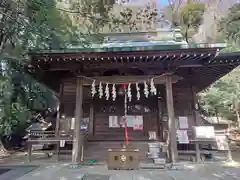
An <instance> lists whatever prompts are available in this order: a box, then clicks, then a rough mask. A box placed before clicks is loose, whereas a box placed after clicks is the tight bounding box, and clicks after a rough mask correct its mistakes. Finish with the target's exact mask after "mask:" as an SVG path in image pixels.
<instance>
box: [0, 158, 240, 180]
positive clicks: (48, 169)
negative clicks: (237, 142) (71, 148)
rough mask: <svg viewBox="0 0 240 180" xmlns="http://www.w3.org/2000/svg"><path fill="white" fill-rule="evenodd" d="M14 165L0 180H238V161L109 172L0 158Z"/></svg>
mask: <svg viewBox="0 0 240 180" xmlns="http://www.w3.org/2000/svg"><path fill="white" fill-rule="evenodd" d="M17 164H18V166H17V167H14V168H13V169H14V170H11V171H9V172H6V173H3V174H1V175H0V180H240V164H238V163H235V164H231V163H228V164H227V163H219V162H218V163H216V162H215V163H205V164H191V163H182V164H178V166H175V167H177V168H175V169H148V170H137V171H114V170H112V171H109V170H108V169H107V167H106V166H104V165H99V166H80V167H78V168H75V169H73V168H70V164H69V163H64V162H62V163H57V162H56V160H54V159H52V160H50V161H46V159H37V160H35V161H33V162H31V163H28V162H27V161H26V157H22V156H19V157H18V156H15V157H14V158H12V159H8V160H3V159H2V161H0V168H1V166H5V167H6V168H9V167H10V168H11V167H13V165H15V166H16V165H17ZM34 165H35V166H34ZM36 165H37V166H36ZM24 174H25V175H24Z"/></svg>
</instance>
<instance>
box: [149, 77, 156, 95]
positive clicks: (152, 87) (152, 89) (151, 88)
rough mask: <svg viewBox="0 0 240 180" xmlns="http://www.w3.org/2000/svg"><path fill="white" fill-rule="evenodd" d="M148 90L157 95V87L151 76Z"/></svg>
mask: <svg viewBox="0 0 240 180" xmlns="http://www.w3.org/2000/svg"><path fill="white" fill-rule="evenodd" d="M150 92H151V93H152V94H153V95H157V89H156V87H155V85H154V81H153V78H152V79H151V83H150Z"/></svg>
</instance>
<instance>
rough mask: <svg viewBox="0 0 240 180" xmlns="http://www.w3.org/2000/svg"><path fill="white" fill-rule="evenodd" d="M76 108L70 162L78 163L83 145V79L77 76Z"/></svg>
mask: <svg viewBox="0 0 240 180" xmlns="http://www.w3.org/2000/svg"><path fill="white" fill-rule="evenodd" d="M76 91H77V92H76V110H75V126H74V136H73V149H72V163H80V161H81V150H82V145H83V137H82V136H83V135H82V134H81V123H82V115H83V112H82V102H83V79H82V78H81V77H78V78H77V87H76Z"/></svg>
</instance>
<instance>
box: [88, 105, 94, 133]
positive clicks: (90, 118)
mask: <svg viewBox="0 0 240 180" xmlns="http://www.w3.org/2000/svg"><path fill="white" fill-rule="evenodd" d="M93 123H94V107H93V104H90V110H89V129H88V133H89V134H90V135H93Z"/></svg>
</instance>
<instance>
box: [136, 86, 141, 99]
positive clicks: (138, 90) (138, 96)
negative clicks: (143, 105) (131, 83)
mask: <svg viewBox="0 0 240 180" xmlns="http://www.w3.org/2000/svg"><path fill="white" fill-rule="evenodd" d="M136 90H137V100H138V101H139V100H140V88H139V86H138V83H136Z"/></svg>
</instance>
